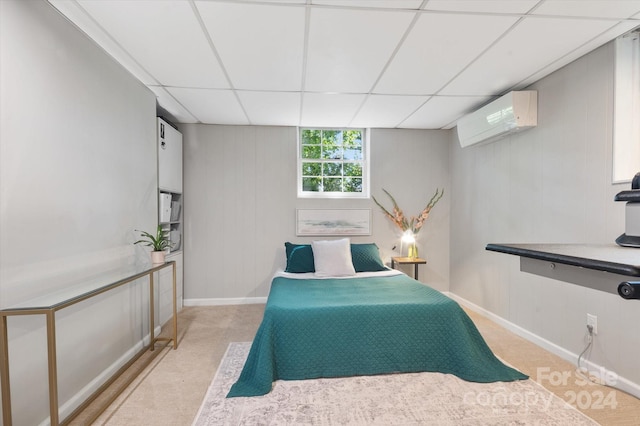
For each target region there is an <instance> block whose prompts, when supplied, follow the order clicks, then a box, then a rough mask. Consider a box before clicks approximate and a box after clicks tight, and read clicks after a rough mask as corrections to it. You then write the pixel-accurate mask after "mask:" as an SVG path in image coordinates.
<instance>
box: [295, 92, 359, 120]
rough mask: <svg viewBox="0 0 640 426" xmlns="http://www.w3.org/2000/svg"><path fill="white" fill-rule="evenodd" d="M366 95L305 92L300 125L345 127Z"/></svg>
mask: <svg viewBox="0 0 640 426" xmlns="http://www.w3.org/2000/svg"><path fill="white" fill-rule="evenodd" d="M365 97H366V95H345V94H322V93H305V95H304V97H303V100H302V117H301V119H300V125H301V126H316V127H347V126H348V125H349V122H350V121H351V119H352V118H353V116H354V115H355V114H356V112H357V111H358V108H359V107H360V105H361V104H362V102H363V101H364V99H365Z"/></svg>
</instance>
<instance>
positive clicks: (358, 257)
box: [351, 243, 387, 272]
mask: <svg viewBox="0 0 640 426" xmlns="http://www.w3.org/2000/svg"><path fill="white" fill-rule="evenodd" d="M351 260H352V261H353V267H354V268H355V270H356V272H377V271H385V270H386V269H387V267H386V266H384V263H383V262H382V259H381V258H380V250H378V246H377V245H376V244H375V243H368V244H351Z"/></svg>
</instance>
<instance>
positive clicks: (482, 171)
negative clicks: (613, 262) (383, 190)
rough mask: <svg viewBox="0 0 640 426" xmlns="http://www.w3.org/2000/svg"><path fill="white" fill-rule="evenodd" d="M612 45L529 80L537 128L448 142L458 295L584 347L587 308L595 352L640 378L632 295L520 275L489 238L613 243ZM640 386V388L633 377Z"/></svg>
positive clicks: (563, 343)
mask: <svg viewBox="0 0 640 426" xmlns="http://www.w3.org/2000/svg"><path fill="white" fill-rule="evenodd" d="M613 61H614V57H613V48H612V45H611V44H609V45H606V46H604V47H602V48H600V49H598V50H596V51H595V52H592V53H590V54H588V55H586V56H585V57H583V58H581V59H579V60H577V61H575V62H574V63H572V64H569V65H568V66H566V67H565V68H563V69H561V70H559V71H557V72H555V73H554V74H552V75H550V76H548V77H547V78H544V79H543V80H541V81H539V82H537V83H536V84H534V85H533V87H532V89H536V90H538V96H539V110H538V127H537V128H534V129H532V130H528V131H526V132H523V133H522V134H519V135H516V136H512V137H510V138H507V139H503V140H500V141H498V142H495V143H492V144H489V145H484V146H476V147H471V148H466V149H461V148H460V146H459V144H458V141H457V138H456V137H455V136H454V137H452V143H451V145H450V148H451V176H452V186H453V188H452V193H453V194H454V196H453V197H452V202H451V211H452V214H451V224H452V226H451V292H452V293H455V294H457V295H459V296H461V297H463V298H465V299H467V300H469V301H471V302H473V303H475V304H477V305H479V306H480V307H482V308H484V309H486V310H488V311H490V312H492V313H494V314H496V315H498V316H500V317H502V318H504V319H506V320H508V321H510V322H512V323H513V324H515V325H516V326H519V327H521V328H523V329H525V330H526V331H528V332H530V333H533V334H535V335H537V336H539V337H540V338H542V339H546V340H547V341H548V342H550V343H551V344H552V345H556V346H557V347H559V348H561V349H563V350H566V351H568V353H572V354H579V353H580V352H581V351H582V350H583V348H584V340H583V339H584V336H585V331H586V314H587V313H591V314H595V315H597V316H598V329H599V333H598V335H597V337H596V339H595V343H594V348H593V350H592V352H591V356H590V360H591V361H593V362H594V363H596V364H597V365H601V366H604V367H606V368H607V369H609V370H613V371H614V372H616V373H618V374H619V375H621V376H623V377H625V378H627V379H630V380H631V381H633V382H635V383H640V370H639V369H638V368H637V363H636V361H635V360H633V358H635V355H633V356H630V355H631V354H637V353H638V352H639V351H640V334H638V333H636V332H630V333H627V332H626V330H629V328H628V327H627V326H624V325H629V324H637V323H639V322H640V310H639V309H638V304H637V303H635V302H634V301H625V300H623V299H622V298H620V297H618V296H617V295H612V294H608V293H604V292H599V291H596V290H590V289H587V288H584V287H580V286H577V285H573V284H567V283H564V282H560V281H555V280H550V279H546V278H541V277H538V276H535V275H530V274H527V273H523V272H520V271H519V259H518V258H517V257H516V256H509V255H504V254H498V253H493V252H487V251H485V250H484V247H485V245H486V244H487V243H492V242H493V243H509V242H511V243H613V242H614V240H615V238H616V237H617V236H618V235H620V234H621V233H622V232H624V203H619V202H618V203H616V202H614V201H613V199H614V195H615V194H616V193H617V192H619V191H621V190H623V189H629V188H630V186H629V185H628V184H627V185H612V184H611V158H612V154H611V148H612V145H611V143H612V142H611V141H612V125H611V123H612V117H613V109H612V108H613V107H612V101H613V64H614V62H613ZM636 386H637V385H636Z"/></svg>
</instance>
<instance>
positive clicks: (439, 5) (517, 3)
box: [425, 0, 575, 13]
mask: <svg viewBox="0 0 640 426" xmlns="http://www.w3.org/2000/svg"><path fill="white" fill-rule="evenodd" d="M574 1H575V0H574ZM537 3H539V0H430V1H429V2H428V3H427V5H426V7H425V10H446V11H450V12H480V13H526V12H528V11H529V10H530V9H531V8H532V7H533V6H535V5H536V4H537Z"/></svg>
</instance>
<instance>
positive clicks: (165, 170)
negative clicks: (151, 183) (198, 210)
mask: <svg viewBox="0 0 640 426" xmlns="http://www.w3.org/2000/svg"><path fill="white" fill-rule="evenodd" d="M157 130H158V223H159V224H160V225H161V226H162V228H163V229H165V230H167V231H168V232H169V238H170V240H171V249H170V253H169V254H167V256H166V260H167V261H171V260H173V261H175V262H176V293H177V294H176V301H177V306H178V310H180V309H182V287H183V276H184V273H183V266H182V265H183V252H182V247H183V238H182V230H183V226H182V218H183V217H184V215H183V212H182V206H183V195H182V134H181V133H180V132H179V131H178V130H177V129H175V128H174V127H173V126H172V125H171V124H169V123H168V122H167V121H165V120H163V119H162V118H160V117H158V128H157ZM158 275H159V276H157V279H158V282H159V285H158V286H157V290H156V291H157V294H156V296H157V297H158V304H159V312H158V319H159V321H160V322H159V324H164V323H165V322H167V321H168V320H169V319H170V318H171V316H172V307H173V305H172V301H171V297H172V294H173V289H172V286H171V283H172V282H173V276H172V270H171V269H168V268H167V269H164V270H163V271H161V272H160V273H159V274H158Z"/></svg>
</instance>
